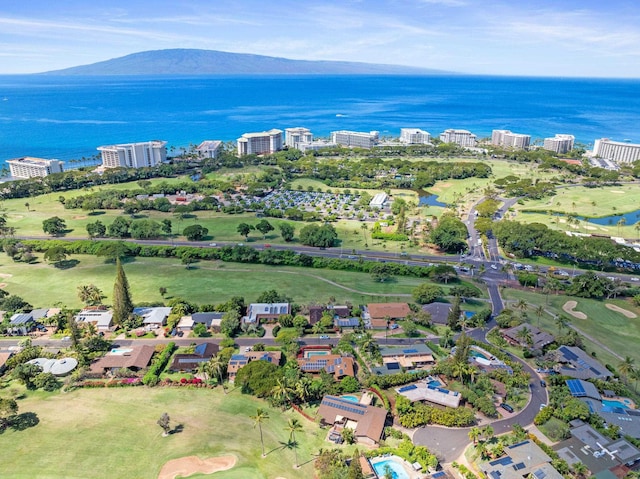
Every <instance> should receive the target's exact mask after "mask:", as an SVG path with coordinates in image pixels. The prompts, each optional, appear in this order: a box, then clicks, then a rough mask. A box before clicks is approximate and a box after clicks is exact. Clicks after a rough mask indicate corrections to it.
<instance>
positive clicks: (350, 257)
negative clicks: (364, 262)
mask: <svg viewBox="0 0 640 479" xmlns="http://www.w3.org/2000/svg"><path fill="white" fill-rule="evenodd" d="M347 258H349V259H356V257H355V256H354V255H352V254H350V255H349V256H347Z"/></svg>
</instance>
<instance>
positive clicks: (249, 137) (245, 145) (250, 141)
mask: <svg viewBox="0 0 640 479" xmlns="http://www.w3.org/2000/svg"><path fill="white" fill-rule="evenodd" d="M280 150H282V130H278V129H275V128H274V129H272V130H269V131H261V132H259V133H245V134H244V135H242V136H241V137H240V138H238V156H244V155H263V154H265V153H275V152H276V151H280Z"/></svg>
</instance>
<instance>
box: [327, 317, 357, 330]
mask: <svg viewBox="0 0 640 479" xmlns="http://www.w3.org/2000/svg"><path fill="white" fill-rule="evenodd" d="M361 323H362V319H360V318H339V317H336V318H335V319H334V320H333V327H334V328H338V329H355V328H358V327H360V324H361Z"/></svg>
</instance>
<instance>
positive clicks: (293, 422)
mask: <svg viewBox="0 0 640 479" xmlns="http://www.w3.org/2000/svg"><path fill="white" fill-rule="evenodd" d="M286 429H287V431H289V442H290V443H291V447H293V454H294V456H295V458H296V464H295V466H296V469H297V468H298V467H299V466H298V443H297V442H296V432H299V431H302V424H300V421H299V420H298V419H297V418H295V417H294V418H291V419H289V422H288V423H287V428H286Z"/></svg>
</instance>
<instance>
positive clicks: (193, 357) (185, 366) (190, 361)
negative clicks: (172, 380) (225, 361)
mask: <svg viewBox="0 0 640 479" xmlns="http://www.w3.org/2000/svg"><path fill="white" fill-rule="evenodd" d="M219 349H220V348H219V347H218V345H217V344H214V343H201V344H198V345H197V346H196V347H195V349H194V351H193V353H179V354H174V356H173V361H172V362H171V365H170V366H169V371H185V372H189V371H191V372H193V371H196V370H197V369H198V368H199V367H200V365H201V364H202V363H206V362H208V361H209V360H210V359H211V358H212V357H213V356H214V355H216V354H218V350H219Z"/></svg>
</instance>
